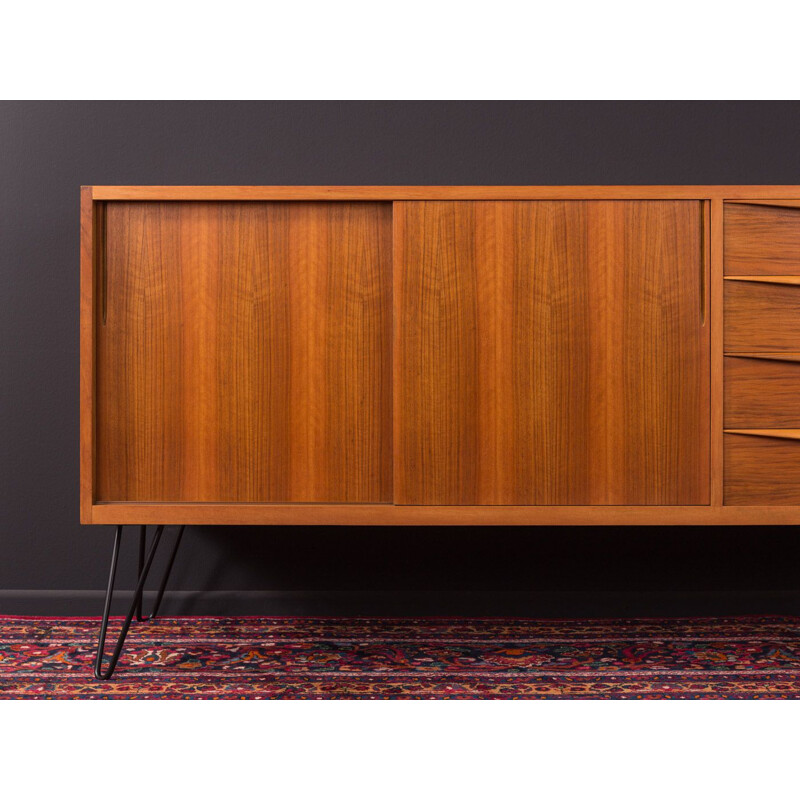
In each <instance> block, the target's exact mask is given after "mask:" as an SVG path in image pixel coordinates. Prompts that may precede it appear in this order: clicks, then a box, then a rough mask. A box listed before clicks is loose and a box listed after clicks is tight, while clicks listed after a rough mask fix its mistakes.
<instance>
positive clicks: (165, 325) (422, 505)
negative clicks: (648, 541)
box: [80, 186, 800, 525]
mask: <svg viewBox="0 0 800 800" xmlns="http://www.w3.org/2000/svg"><path fill="white" fill-rule="evenodd" d="M81 208H82V211H81V381H80V386H81V509H80V511H81V521H82V522H83V523H87V524H88V523H95V524H117V525H124V524H138V525H145V524H211V525H213V524H281V525H286V524H303V525H309V524H325V525H330V524H334V525H335V524H339V525H362V524H363V525H417V524H419V525H435V524H443V525H536V524H545V525H558V524H568V525H586V524H590V525H604V524H610V525H621V524H622V525H624V524H633V525H642V524H668V525H675V524H693V525H695V524H797V523H800V187H797V186H554V187H553V186H551V187H543V186H533V187H530V186H506V187H496V186H491V187H487V186H479V187H470V186H368V187H349V186H339V187H311V186H306V187H273V186H263V187H260V186H230V187H221V186H93V187H92V186H87V187H83V189H82V205H81Z"/></svg>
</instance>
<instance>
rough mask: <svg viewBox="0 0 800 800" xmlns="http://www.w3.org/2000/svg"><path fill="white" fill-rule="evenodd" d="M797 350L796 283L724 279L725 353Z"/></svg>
mask: <svg viewBox="0 0 800 800" xmlns="http://www.w3.org/2000/svg"><path fill="white" fill-rule="evenodd" d="M770 350H792V351H800V286H792V285H785V284H775V283H752V282H744V281H741V282H740V281H725V351H726V353H736V352H740V353H759V352H761V353H763V352H769V351H770Z"/></svg>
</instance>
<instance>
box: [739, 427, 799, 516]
mask: <svg viewBox="0 0 800 800" xmlns="http://www.w3.org/2000/svg"><path fill="white" fill-rule="evenodd" d="M765 433H768V434H770V435H767V436H749V435H741V434H735V433H726V434H725V471H724V480H723V482H724V502H725V504H726V505H734V506H767V505H784V506H785V505H790V506H792V505H800V430H797V431H787V430H783V431H780V430H776V431H768V432H765ZM787 435H796V436H797V437H798V438H797V439H786V438H777V437H778V436H787Z"/></svg>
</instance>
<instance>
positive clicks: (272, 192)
mask: <svg viewBox="0 0 800 800" xmlns="http://www.w3.org/2000/svg"><path fill="white" fill-rule="evenodd" d="M82 189H83V191H84V192H86V193H87V194H88V195H89V196H90V197H91V199H92V200H383V201H392V200H548V199H549V200H593V199H598V200H681V199H683V200H713V199H716V200H746V199H765V198H769V199H793V198H798V197H800V186H797V185H792V186H789V185H784V186H781V185H741V184H738V185H664V186H655V185H648V186H84V187H82Z"/></svg>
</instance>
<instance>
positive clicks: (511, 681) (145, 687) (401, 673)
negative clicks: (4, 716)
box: [0, 617, 800, 699]
mask: <svg viewBox="0 0 800 800" xmlns="http://www.w3.org/2000/svg"><path fill="white" fill-rule="evenodd" d="M118 625H119V620H117V627H118ZM98 628H99V621H98V620H97V619H80V618H63V619H53V618H41V617H37V618H31V617H28V618H20V617H15V618H12V617H0V698H6V699H12V698H51V699H87V698H97V699H116V698H119V699H184V698H185V699H236V698H242V699H261V698H264V699H268V698H275V699H279V698H286V699H312V698H322V699H334V698H335V699H342V698H353V699H384V698H407V699H429V698H430V699H493V698H505V699H528V698H530V699H538V698H546V699H565V698H596V699H616V698H619V699H642V698H658V699H677V698H712V699H720V698H759V699H761V698H763V699H779V698H800V618H782V617H777V618H776V617H764V618H759V617H752V618H736V619H637V620H525V619H433V618H432V619H341V618H330V619H324V618H313V619H305V618H282V617H263V618H261V617H259V618H254V617H182V618H164V619H159V620H157V621H156V622H150V623H143V624H138V625H137V624H134V626H133V628H132V629H131V632H130V634H129V636H128V640H127V643H126V646H125V650H124V651H123V654H122V659H121V661H120V664H119V666H118V667H117V671H116V673H115V675H114V677H113V678H112V680H111V681H107V682H100V681H97V680H95V679H94V678H93V677H92V674H91V673H92V662H93V659H94V652H95V644H96V639H97V632H98ZM114 630H115V628H114V627H112V629H111V630H110V631H109V641H108V647H109V650H110V649H111V647H112V646H113V642H114V638H112V637H114Z"/></svg>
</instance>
